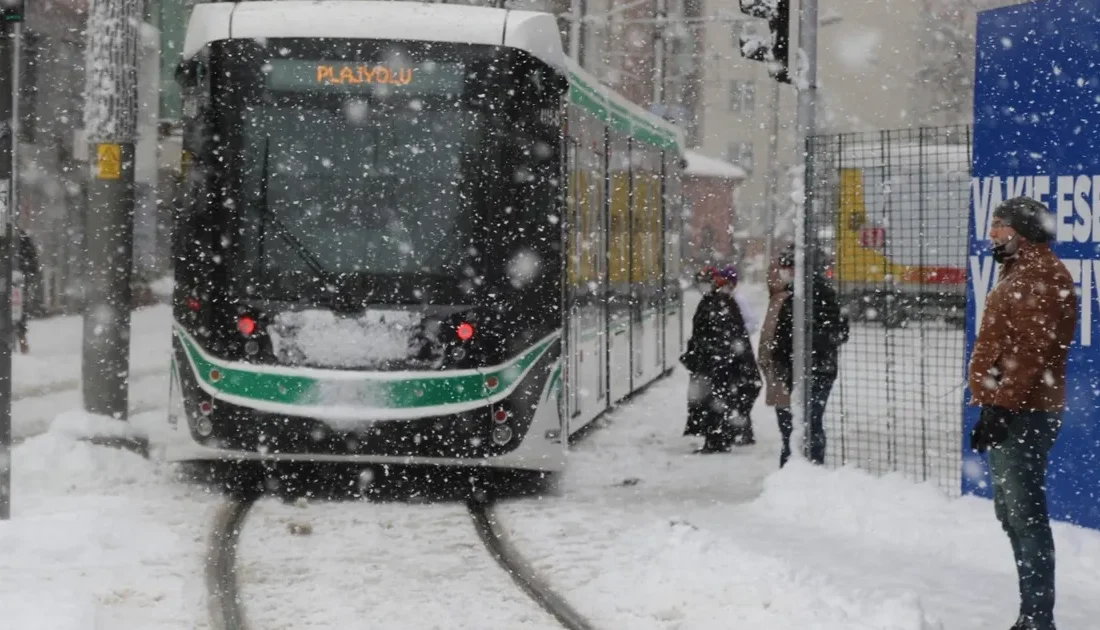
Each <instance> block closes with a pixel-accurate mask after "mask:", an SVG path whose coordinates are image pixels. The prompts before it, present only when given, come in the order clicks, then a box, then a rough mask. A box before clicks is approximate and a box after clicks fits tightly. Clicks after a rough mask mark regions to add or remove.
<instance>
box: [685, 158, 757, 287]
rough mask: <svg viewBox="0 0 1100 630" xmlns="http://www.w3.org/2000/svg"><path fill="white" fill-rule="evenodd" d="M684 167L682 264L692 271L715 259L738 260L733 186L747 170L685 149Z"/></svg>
mask: <svg viewBox="0 0 1100 630" xmlns="http://www.w3.org/2000/svg"><path fill="white" fill-rule="evenodd" d="M686 157H687V167H686V168H685V170H684V181H683V192H684V206H685V207H684V215H685V217H687V219H686V220H685V229H684V238H685V239H686V244H685V247H684V263H685V267H686V268H687V269H688V270H689V271H691V272H694V271H695V270H697V269H698V268H699V267H700V266H702V265H704V264H708V263H715V262H733V263H737V262H739V259H740V255H739V254H740V253H739V252H738V251H737V244H736V241H735V240H734V238H733V232H734V227H735V224H736V221H737V211H736V209H735V206H734V189H735V188H736V186H737V185H738V184H740V183H741V182H742V181H744V179H745V177H746V176H747V173H745V171H744V170H743V169H741V168H739V167H737V166H734V165H733V164H730V163H728V162H723V161H721V160H716V159H714V158H709V157H707V156H705V155H703V154H702V153H699V152H698V151H688V153H687V156H686Z"/></svg>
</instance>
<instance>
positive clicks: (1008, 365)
mask: <svg viewBox="0 0 1100 630" xmlns="http://www.w3.org/2000/svg"><path fill="white" fill-rule="evenodd" d="M1051 219H1052V217H1051V215H1050V212H1049V210H1047V208H1046V207H1045V206H1044V205H1043V204H1041V203H1039V202H1038V201H1035V200H1033V199H1029V198H1027V197H1016V198H1014V199H1009V200H1008V201H1005V202H1004V203H1002V204H1001V205H1000V206H998V207H997V208H996V209H995V210H994V211H993V223H992V229H991V230H990V239H991V240H992V241H993V245H994V247H993V257H994V260H996V261H997V262H999V263H1001V264H1002V267H1001V273H1000V279H999V280H998V282H997V285H996V286H995V287H994V288H993V290H992V291H991V292H990V293H989V295H988V296H987V297H986V301H985V313H984V314H983V316H982V323H981V328H980V329H979V331H978V339H977V341H976V342H975V344H974V352H973V354H972V355H971V358H970V378H969V382H970V383H969V384H970V394H971V397H972V400H971V404H974V405H980V406H981V408H982V409H981V418H980V420H979V421H978V424H977V426H975V428H974V430H973V432H972V433H971V435H970V443H971V448H973V449H974V450H976V451H978V452H979V453H984V452H985V451H987V450H988V451H989V470H990V476H991V477H992V480H993V506H994V511H995V512H996V515H997V519H998V520H999V521H1000V522H1001V526H1002V527H1003V528H1004V530H1005V532H1006V533H1007V534H1008V539H1009V542H1010V543H1011V545H1012V552H1013V554H1014V556H1015V559H1016V571H1017V576H1018V578H1019V587H1020V616H1019V618H1018V619H1017V621H1016V624H1015V625H1014V626H1012V628H1011V630H1054V539H1053V537H1052V535H1051V530H1050V518H1049V515H1048V513H1047V499H1046V485H1045V484H1046V469H1047V456H1048V455H1049V453H1050V450H1051V448H1053V446H1054V443H1055V441H1056V440H1057V438H1058V432H1059V430H1060V429H1061V426H1062V412H1063V409H1064V407H1065V401H1066V358H1067V355H1068V354H1069V347H1070V344H1071V343H1072V342H1073V336H1074V333H1075V331H1076V328H1077V308H1078V305H1077V295H1076V293H1075V291H1074V287H1073V280H1072V278H1071V276H1070V274H1069V271H1068V270H1067V269H1066V266H1065V265H1064V264H1062V261H1061V260H1059V258H1058V257H1057V256H1056V255H1055V254H1054V252H1053V251H1051V249H1050V245H1049V244H1048V243H1049V241H1050V240H1051V232H1052V230H1050V229H1049V228H1048V227H1047V223H1048V222H1050V221H1051Z"/></svg>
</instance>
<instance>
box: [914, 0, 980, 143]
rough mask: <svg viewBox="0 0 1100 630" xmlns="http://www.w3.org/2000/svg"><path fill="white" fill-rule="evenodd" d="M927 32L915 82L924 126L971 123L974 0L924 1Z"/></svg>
mask: <svg viewBox="0 0 1100 630" xmlns="http://www.w3.org/2000/svg"><path fill="white" fill-rule="evenodd" d="M924 9H925V10H924V15H925V25H926V26H925V32H924V34H923V35H922V36H921V38H920V49H921V60H920V66H919V67H918V69H917V72H916V80H915V83H914V85H913V96H914V98H913V102H914V104H915V105H916V106H917V117H918V119H919V120H920V121H921V124H923V125H953V124H964V123H968V122H970V120H971V118H972V117H973V111H972V103H973V102H974V81H973V76H974V54H975V53H974V17H975V15H976V7H975V2H974V0H924Z"/></svg>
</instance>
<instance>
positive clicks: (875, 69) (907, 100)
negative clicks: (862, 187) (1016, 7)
mask: <svg viewBox="0 0 1100 630" xmlns="http://www.w3.org/2000/svg"><path fill="white" fill-rule="evenodd" d="M700 1H701V2H703V3H704V6H703V8H702V11H703V13H704V14H706V15H710V16H713V17H715V18H722V17H724V16H728V15H729V14H730V13H731V12H732V13H733V14H734V19H732V20H728V21H721V20H718V19H716V20H715V21H714V22H712V23H709V24H707V25H706V26H705V27H704V28H700V29H699V33H698V36H697V37H698V39H699V41H700V44H701V45H700V49H701V50H702V51H705V52H703V53H702V57H701V58H699V59H697V64H698V65H699V67H700V68H701V70H702V71H701V72H700V73H699V86H700V87H699V90H700V94H701V96H700V99H699V103H698V104H697V107H696V108H695V112H696V116H697V119H696V121H695V125H696V127H697V129H698V138H699V142H698V146H699V147H700V148H701V149H702V150H703V151H705V152H706V153H708V154H711V155H720V156H722V157H723V158H724V159H726V160H728V161H730V162H732V163H734V164H737V165H738V166H740V167H741V168H743V169H744V170H745V171H746V172H747V179H746V180H745V183H744V184H743V185H742V186H741V187H739V189H738V194H737V198H736V204H737V207H738V211H739V218H740V222H739V228H741V232H742V233H741V234H740V237H741V238H743V239H745V240H746V241H750V242H748V243H746V249H749V250H759V249H760V247H759V243H755V242H752V241H758V240H760V239H762V238H764V236H765V235H766V234H768V233H773V234H777V235H778V236H779V237H780V238H781V239H784V238H791V237H792V236H793V234H792V233H791V230H792V219H793V202H792V197H791V192H792V182H793V180H792V177H797V176H800V172H799V171H798V170H796V169H794V168H793V167H796V166H797V165H799V164H800V163H801V160H802V156H801V154H800V153H801V152H797V151H796V150H795V145H794V135H795V128H794V123H795V116H796V107H797V92H796V90H795V89H794V87H792V86H790V85H780V86H778V90H777V89H776V85H775V82H774V81H773V80H772V79H771V78H770V77H769V76H768V74H767V69H766V65H765V64H763V63H759V62H755V61H750V60H747V59H744V58H743V57H742V56H741V54H740V50H739V45H738V44H739V39H740V34H741V32H744V31H748V32H750V33H751V32H753V31H754V30H757V29H762V28H765V25H764V23H763V21H761V20H755V19H753V18H750V17H748V16H745V15H743V14H741V13H740V12H739V11H738V8H737V6H736V5H734V6H733V7H730V6H729V4H728V3H725V2H720V1H719V0H700ZM1013 3H1014V2H1012V1H1011V0H820V2H819V9H818V10H819V25H818V109H817V121H816V122H817V132H818V133H820V134H829V133H851V132H865V131H873V130H882V129H899V128H909V127H918V126H937V125H947V124H960V123H967V122H969V121H970V119H971V118H972V112H971V111H970V108H971V103H972V86H970V84H969V81H970V77H972V76H973V64H974V60H973V54H974V50H973V30H974V16H975V14H976V11H977V10H979V9H983V8H988V7H989V6H992V5H1005V4H1013ZM793 4H794V7H793V11H794V16H795V19H794V20H793V22H792V25H791V33H790V37H791V42H792V51H796V50H797V42H798V25H797V10H798V0H793ZM791 57H792V60H793V59H795V58H796V56H795V54H794V52H792V55H791ZM776 92H778V98H777V95H776ZM777 116H778V125H777V124H776V117H777ZM776 129H778V131H779V136H778V142H777V156H778V160H777V167H778V168H777V172H778V178H777V179H778V187H777V190H778V194H777V195H776V196H775V197H774V198H771V199H770V198H769V194H768V193H769V186H768V183H769V175H770V174H771V171H770V169H771V168H772V165H771V163H770V162H771V160H770V159H769V153H770V152H769V148H770V145H769V142H770V138H771V137H772V135H773V131H774V130H776ZM769 202H773V203H774V208H775V211H776V213H777V219H776V222H775V225H776V227H775V229H774V230H773V229H771V227H770V226H771V225H772V223H771V221H770V220H769V218H770V217H769V215H770V212H771V210H772V207H773V204H772V203H769Z"/></svg>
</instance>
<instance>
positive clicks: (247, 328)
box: [237, 315, 256, 337]
mask: <svg viewBox="0 0 1100 630" xmlns="http://www.w3.org/2000/svg"><path fill="white" fill-rule="evenodd" d="M237 330H238V331H240V333H241V334H242V335H244V336H245V337H251V336H252V333H254V332H256V320H255V319H253V318H252V317H249V316H248V315H241V316H240V317H239V318H237Z"/></svg>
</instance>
